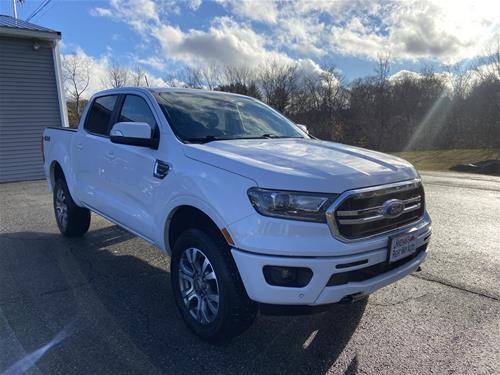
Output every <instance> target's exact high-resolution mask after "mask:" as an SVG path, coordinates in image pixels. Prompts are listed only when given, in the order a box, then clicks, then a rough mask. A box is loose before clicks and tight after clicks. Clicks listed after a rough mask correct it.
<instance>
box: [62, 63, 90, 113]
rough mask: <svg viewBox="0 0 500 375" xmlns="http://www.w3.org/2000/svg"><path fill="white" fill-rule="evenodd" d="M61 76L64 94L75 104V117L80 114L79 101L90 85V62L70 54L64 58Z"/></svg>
mask: <svg viewBox="0 0 500 375" xmlns="http://www.w3.org/2000/svg"><path fill="white" fill-rule="evenodd" d="M62 69H63V76H64V80H65V82H66V85H65V86H66V93H67V94H68V97H69V98H70V100H72V101H73V102H74V103H75V111H76V115H77V117H78V118H79V117H80V114H81V99H82V95H83V93H84V92H85V91H86V90H87V88H88V87H89V84H90V71H91V69H92V62H91V61H90V59H87V58H85V57H84V56H82V55H78V54H72V55H68V56H65V57H64V60H63V63H62Z"/></svg>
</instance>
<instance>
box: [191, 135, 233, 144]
mask: <svg viewBox="0 0 500 375" xmlns="http://www.w3.org/2000/svg"><path fill="white" fill-rule="evenodd" d="M228 139H234V138H228V137H217V136H215V135H207V136H206V137H201V138H187V139H184V141H185V142H189V143H208V142H213V141H224V140H228Z"/></svg>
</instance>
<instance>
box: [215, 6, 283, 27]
mask: <svg viewBox="0 0 500 375" xmlns="http://www.w3.org/2000/svg"><path fill="white" fill-rule="evenodd" d="M216 1H217V3H219V4H221V5H222V6H224V7H226V8H229V9H230V10H231V11H232V13H233V14H235V15H237V16H239V17H242V18H245V19H248V20H252V21H256V22H262V23H269V24H275V23H276V22H277V20H278V8H277V4H276V3H277V2H276V1H274V0H260V1H257V0H216Z"/></svg>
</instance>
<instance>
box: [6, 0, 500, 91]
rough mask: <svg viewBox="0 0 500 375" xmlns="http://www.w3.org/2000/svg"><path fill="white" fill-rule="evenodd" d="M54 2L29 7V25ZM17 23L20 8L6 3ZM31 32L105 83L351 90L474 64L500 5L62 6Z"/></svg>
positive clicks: (30, 2) (261, 1) (499, 34)
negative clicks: (204, 79) (230, 80)
mask: <svg viewBox="0 0 500 375" xmlns="http://www.w3.org/2000/svg"><path fill="white" fill-rule="evenodd" d="M43 1H45V0H24V2H23V3H22V4H18V7H17V9H18V16H19V18H21V19H23V20H25V19H27V18H28V17H29V16H30V15H31V14H32V13H33V11H34V10H35V9H36V8H37V7H38V6H39V5H40V4H41V3H43ZM0 13H1V14H8V15H11V14H12V11H11V0H0ZM30 22H33V23H35V24H38V25H41V26H45V27H48V28H51V29H54V30H57V31H61V32H62V44H61V53H62V54H63V55H67V54H72V53H77V54H81V55H83V56H85V57H86V58H87V59H88V61H89V62H91V63H92V66H93V69H94V70H95V75H96V76H99V75H102V74H104V73H103V69H104V68H105V67H106V66H108V65H109V64H111V63H112V62H118V63H120V64H122V65H127V66H131V67H132V66H136V65H138V64H139V65H140V66H141V67H142V68H143V69H145V70H146V72H147V73H148V76H150V77H151V79H152V80H153V81H155V82H156V83H158V84H160V85H161V84H164V82H165V80H166V79H167V77H169V75H170V74H171V73H172V72H176V71H179V70H180V69H181V68H182V67H183V66H185V65H190V66H207V65H211V64H220V65H236V66H249V67H256V66H258V65H259V64H262V62H263V61H266V60H273V61H277V62H281V63H296V64H298V66H299V69H300V70H301V71H303V72H305V73H308V72H317V71H320V70H321V68H320V67H321V66H322V65H324V64H334V65H335V66H336V67H337V68H338V70H339V71H340V72H341V73H342V74H343V75H344V76H345V77H346V79H347V80H348V81H351V80H353V79H356V78H358V77H362V76H367V75H370V74H373V71H374V66H375V63H376V60H377V58H378V57H379V56H390V58H391V60H392V65H391V73H392V74H396V73H397V72H398V71H401V70H409V71H415V72H418V71H420V70H421V69H423V68H424V67H433V68H434V69H435V70H438V71H440V70H444V69H445V67H446V66H449V65H453V64H468V63H471V62H473V61H475V60H476V59H477V58H478V57H480V56H483V55H485V54H486V53H487V49H488V47H489V46H491V45H493V43H496V42H497V41H499V40H500V0H493V1H489V0H476V1H473V0H470V1H461V0H455V1H447V0H418V1H414V0H405V1H403V0H401V1H387V0H371V1H364V0H337V1H334V0H329V1H323V0H308V1H282V0H279V1H278V0H277V1H273V0H184V1H173V0H156V1H154V0H109V1H100V0H99V1H73V0H52V1H50V2H49V4H48V5H47V6H46V7H45V8H43V10H42V11H40V12H39V13H38V14H37V15H36V16H35V17H33V18H32V19H31V20H30Z"/></svg>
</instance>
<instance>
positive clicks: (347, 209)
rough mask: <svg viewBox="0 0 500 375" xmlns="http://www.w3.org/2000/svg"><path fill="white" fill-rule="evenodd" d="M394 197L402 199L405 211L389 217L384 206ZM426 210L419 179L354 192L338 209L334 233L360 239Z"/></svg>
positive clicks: (333, 220) (333, 219) (409, 220)
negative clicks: (385, 213)
mask: <svg viewBox="0 0 500 375" xmlns="http://www.w3.org/2000/svg"><path fill="white" fill-rule="evenodd" d="M393 199H396V200H400V201H402V203H403V211H402V212H401V213H400V214H399V215H398V216H396V217H388V216H387V215H384V207H383V205H384V203H385V202H387V201H389V200H393ZM424 210H425V196H424V189H423V187H422V184H421V183H420V181H419V180H415V181H410V182H407V183H398V184H393V185H388V186H381V187H375V188H368V189H360V190H357V191H353V192H352V193H350V194H348V195H347V196H346V197H345V199H343V200H342V201H341V202H340V203H339V204H337V206H336V207H335V208H334V210H333V213H332V215H331V219H330V222H329V224H330V226H333V230H332V232H333V234H334V235H337V236H340V237H342V238H344V239H347V240H356V239H361V238H365V237H370V236H373V235H377V234H380V233H384V232H387V231H390V230H393V229H397V228H399V227H402V226H404V225H407V224H410V223H412V222H415V221H417V220H419V219H420V218H421V217H422V216H423V214H424Z"/></svg>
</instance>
